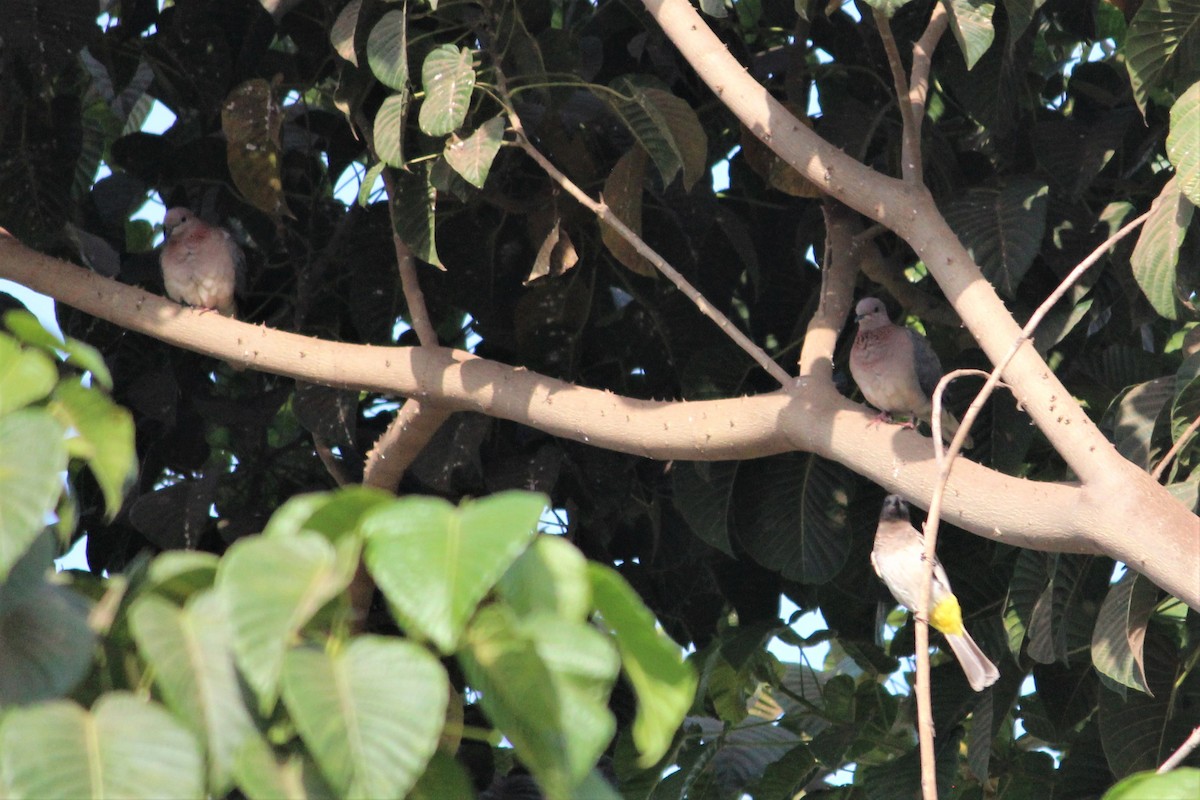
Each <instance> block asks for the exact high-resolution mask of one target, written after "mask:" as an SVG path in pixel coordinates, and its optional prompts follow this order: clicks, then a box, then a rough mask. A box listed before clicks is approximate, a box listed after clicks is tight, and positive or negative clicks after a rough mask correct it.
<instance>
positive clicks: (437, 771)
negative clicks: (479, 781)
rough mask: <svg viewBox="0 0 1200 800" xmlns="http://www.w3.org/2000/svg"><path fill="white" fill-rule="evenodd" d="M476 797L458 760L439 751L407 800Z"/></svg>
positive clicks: (469, 780) (443, 799)
mask: <svg viewBox="0 0 1200 800" xmlns="http://www.w3.org/2000/svg"><path fill="white" fill-rule="evenodd" d="M457 797H462V798H471V797H475V789H474V787H473V786H472V785H471V778H470V777H469V776H468V775H467V771H466V770H465V769H463V765H462V764H461V763H459V761H458V759H456V758H454V757H453V756H451V755H448V754H447V753H446V752H445V751H444V750H438V751H437V752H435V753H434V754H433V758H431V759H430V760H429V765H428V766H427V767H426V768H425V771H424V772H422V773H421V777H420V779H419V780H418V781H417V785H416V786H414V787H413V788H412V791H411V792H409V793H408V797H407V798H405V800H445V798H457Z"/></svg>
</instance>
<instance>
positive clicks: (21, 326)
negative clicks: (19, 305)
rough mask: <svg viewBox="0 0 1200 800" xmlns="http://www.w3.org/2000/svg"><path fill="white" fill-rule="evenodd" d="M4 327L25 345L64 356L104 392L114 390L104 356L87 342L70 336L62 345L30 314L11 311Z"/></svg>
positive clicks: (6, 315)
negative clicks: (88, 374) (89, 374)
mask: <svg viewBox="0 0 1200 800" xmlns="http://www.w3.org/2000/svg"><path fill="white" fill-rule="evenodd" d="M4 324H5V326H7V327H8V329H9V330H10V331H12V332H13V335H14V336H16V337H17V338H18V339H20V340H21V341H22V342H25V344H31V345H33V346H34V347H40V348H41V349H42V350H45V351H46V352H47V353H49V354H51V355H54V356H57V354H58V353H65V354H66V356H67V363H68V364H73V365H74V366H76V367H79V368H80V369H82V370H84V371H86V372H90V373H92V378H93V380H94V381H95V382H96V383H98V384H100V386H102V387H103V388H105V389H110V390H111V389H112V373H111V372H109V370H108V365H107V364H105V363H104V356H102V355H100V351H99V350H97V349H96V348H94V347H92V346H91V345H90V344H88V343H87V342H81V341H79V340H78V339H72V338H71V337H69V336H68V337H67V338H66V339H65V340H62V341H59V339H58V338H57V337H56V336H55V335H54V334H52V333H50V331H48V330H46V329H45V328H44V327H42V323H41V321H40V320H39V319H38V318H37V317H35V316H34V315H33V314H30V313H29V312H27V311H9V312H8V313H6V314H5V315H4ZM4 383H5V381H4V380H3V379H0V384H4Z"/></svg>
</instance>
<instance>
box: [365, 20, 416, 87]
mask: <svg viewBox="0 0 1200 800" xmlns="http://www.w3.org/2000/svg"><path fill="white" fill-rule="evenodd" d="M407 20H408V15H407V14H406V13H405V12H404V11H403V10H399V11H389V12H387V13H386V14H384V15H383V16H382V17H380V18H379V21H378V22H376V23H375V27H374V28H372V29H371V35H370V36H368V37H367V63H368V64H369V65H370V66H371V72H373V73H375V77H376V78H378V79H379V82H380V83H382V84H383V85H384V86H387V87H389V88H391V89H395V90H397V91H400V92H403V91H405V90H406V89H407V88H408V22H407Z"/></svg>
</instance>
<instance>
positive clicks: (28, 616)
mask: <svg viewBox="0 0 1200 800" xmlns="http://www.w3.org/2000/svg"><path fill="white" fill-rule="evenodd" d="M54 549H55V541H54V535H53V534H52V533H51V532H49V531H46V532H43V533H42V535H41V536H39V537H38V538H37V540H36V541H35V542H34V544H33V545H32V546H31V547H30V548H29V549H28V550H27V551H26V552H25V555H24V556H22V557H21V559H20V560H19V561H18V562H17V563H16V564H15V565H14V566H13V568H12V572H10V573H9V576H8V580H7V581H5V582H3V583H0V708H6V707H12V706H15V705H23V704H27V703H34V702H38V701H41V700H49V699H51V698H56V697H61V696H62V695H64V694H66V693H67V692H69V691H70V690H71V689H72V688H73V687H74V686H75V685H76V684H78V683H79V681H80V680H82V679H83V677H84V676H85V675H86V674H87V672H88V669H89V668H90V667H91V665H92V657H93V655H94V653H95V650H94V648H95V641H96V637H95V634H93V633H92V630H91V628H90V627H89V626H88V612H89V604H88V602H87V600H85V599H84V598H83V597H82V596H81V595H79V594H77V593H76V592H74V591H72V590H71V589H70V588H68V587H66V586H62V585H59V584H54V583H50V582H49V581H47V580H46V578H45V575H46V572H47V571H48V570H50V569H51V564H52V563H53V559H54Z"/></svg>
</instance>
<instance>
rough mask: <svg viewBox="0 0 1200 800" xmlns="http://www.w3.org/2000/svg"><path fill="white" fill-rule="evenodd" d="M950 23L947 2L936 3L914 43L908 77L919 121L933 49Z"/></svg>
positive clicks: (925, 94) (922, 111) (915, 117)
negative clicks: (926, 23) (922, 31)
mask: <svg viewBox="0 0 1200 800" xmlns="http://www.w3.org/2000/svg"><path fill="white" fill-rule="evenodd" d="M949 24H950V16H949V14H948V12H947V11H946V4H945V3H936V4H935V5H934V7H933V14H932V16H930V17H929V24H928V25H927V26H926V27H925V32H924V33H923V34H921V38H920V39H918V40H917V43H916V44H914V45H913V57H912V73H911V75H910V76H909V79H908V102H909V104H910V106H911V107H912V113H913V118H914V119H915V120H917V121H918V123H919V122H920V121H921V120H923V119H924V118H925V101H926V100H927V99H928V98H929V69H930V67H931V66H932V65H933V51H934V49H935V48H936V47H937V43H938V42H939V41H940V40H941V38H942V34H944V33H945V32H946V28H947V27H948V26H949ZM917 134H918V138H917V142H918V145H917V153H918V155H920V151H921V148H920V130H919V129H918V131H917ZM918 174H920V173H918Z"/></svg>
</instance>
